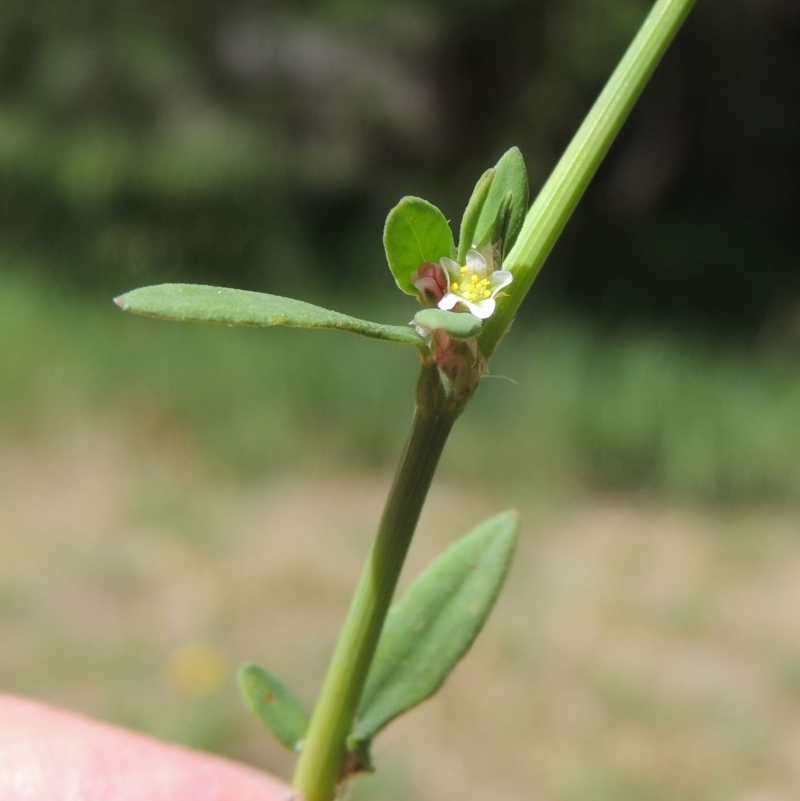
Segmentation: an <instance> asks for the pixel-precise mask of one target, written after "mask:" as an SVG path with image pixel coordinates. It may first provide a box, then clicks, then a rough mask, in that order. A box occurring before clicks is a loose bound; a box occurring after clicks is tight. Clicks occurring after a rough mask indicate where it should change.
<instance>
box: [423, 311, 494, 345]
mask: <svg viewBox="0 0 800 801" xmlns="http://www.w3.org/2000/svg"><path fill="white" fill-rule="evenodd" d="M414 324H415V325H418V326H420V327H421V328H427V329H428V330H431V331H432V330H433V329H434V328H443V329H444V330H445V331H447V333H448V334H450V336H451V337H455V338H456V339H469V338H470V337H476V336H478V334H479V333H480V332H481V321H480V320H479V319H478V318H477V317H475V316H474V315H472V314H468V313H467V312H452V311H444V310H443V309H422V311H418V312H417V313H416V314H415V315H414Z"/></svg>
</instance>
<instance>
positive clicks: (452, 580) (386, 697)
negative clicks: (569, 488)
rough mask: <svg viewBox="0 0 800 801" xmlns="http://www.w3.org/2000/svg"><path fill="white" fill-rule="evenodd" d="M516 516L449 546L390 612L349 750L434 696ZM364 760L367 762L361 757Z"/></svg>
mask: <svg viewBox="0 0 800 801" xmlns="http://www.w3.org/2000/svg"><path fill="white" fill-rule="evenodd" d="M517 529H518V515H517V513H516V512H505V513H503V514H500V515H497V516H496V517H493V518H491V519H490V520H487V521H486V522H485V523H482V524H481V525H480V526H478V527H477V528H476V529H474V530H473V531H472V532H470V533H469V534H468V535H467V536H466V537H464V538H463V539H461V540H459V541H458V542H457V543H456V544H455V545H453V546H451V547H450V548H449V549H448V550H447V551H446V552H445V553H444V554H443V555H442V556H440V557H439V558H438V559H437V560H436V561H435V562H434V563H433V564H432V565H431V566H430V567H429V568H428V569H427V570H426V571H425V572H424V573H423V574H422V575H421V576H420V577H419V578H418V579H417V580H416V581H415V582H414V583H413V584H412V585H411V586H410V587H409V589H408V590H407V592H406V594H405V595H404V596H403V597H402V599H401V600H400V601H398V602H397V603H396V604H395V605H394V606H393V607H392V609H391V611H390V612H389V615H388V617H387V619H386V625H385V627H384V630H383V634H382V635H381V639H380V642H379V643H378V649H377V652H376V654H375V660H374V661H373V663H372V667H371V669H370V672H369V676H368V678H367V683H366V686H365V688H364V693H363V695H362V697H361V703H360V705H359V712H358V716H357V719H356V724H355V726H354V728H353V732H352V734H351V736H350V738H349V741H348V743H349V748H350V750H351V752H355V753H361V754H366V753H368V750H367V749H365V748H364V744H365V743H366V744H368V743H369V741H370V740H371V739H372V738H373V737H374V736H375V734H377V733H378V732H379V731H380V730H381V729H382V728H383V727H384V726H385V725H386V724H387V723H389V721H391V720H392V719H393V718H395V717H397V716H398V715H400V714H402V713H403V712H405V711H406V710H408V709H410V708H411V707H413V706H416V705H417V704H419V703H420V702H421V701H424V700H425V699H426V698H428V697H429V696H431V695H432V694H433V693H434V692H436V690H438V689H439V687H440V686H441V685H442V683H443V682H444V680H445V679H446V678H447V676H448V675H449V674H450V672H451V671H452V670H453V668H454V667H455V665H456V663H457V662H458V661H459V660H460V659H461V657H462V656H463V655H464V654H465V653H466V652H467V650H468V649H469V647H470V646H471V645H472V643H473V642H474V640H475V638H476V637H477V636H478V633H479V632H480V630H481V628H482V627H483V624H484V623H485V622H486V618H487V617H488V615H489V612H490V611H491V609H492V606H493V605H494V602H495V600H496V599H497V596H498V594H499V592H500V588H501V587H502V585H503V581H504V579H505V577H506V574H507V572H508V568H509V565H510V563H511V557H512V556H513V553H514V546H515V544H516V540H517ZM362 762H367V763H368V759H367V757H366V756H363V757H362Z"/></svg>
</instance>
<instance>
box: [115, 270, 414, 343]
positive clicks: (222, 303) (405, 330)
mask: <svg viewBox="0 0 800 801" xmlns="http://www.w3.org/2000/svg"><path fill="white" fill-rule="evenodd" d="M114 302H115V303H116V304H117V305H118V306H119V307H120V308H121V309H122V310H123V311H129V312H133V313H134V314H143V315H145V316H147V317H157V318H159V319H161V320H177V321H179V322H193V323H220V324H222V325H244V326H261V327H270V326H276V325H282V326H288V327H290V328H327V329H334V330H339V331H350V332H352V333H354V334H361V335H362V336H366V337H372V338H373V339H385V340H387V341H389V342H400V343H402V344H404V345H416V346H417V347H418V348H422V347H423V346H424V343H423V341H422V339H421V338H420V337H419V336H418V335H417V334H416V333H415V332H414V331H413V330H412V329H411V327H409V326H399V325H383V324H381V323H373V322H370V321H369V320H359V319H358V318H356V317H350V316H349V315H347V314H341V313H340V312H336V311H332V310H331V309H323V308H322V307H321V306H314V305H313V304H311V303H306V302H304V301H302V300H294V299H293V298H284V297H281V296H279V295H266V294H264V293H262V292H248V291H246V290H244V289H229V288H227V287H216V286H203V285H200V284H159V285H157V286H146V287H142V288H141V289H134V290H133V291H131V292H127V293H125V294H124V295H120V296H119V297H118V298H115V299H114Z"/></svg>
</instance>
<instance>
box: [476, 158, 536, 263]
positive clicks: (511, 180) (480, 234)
mask: <svg viewBox="0 0 800 801" xmlns="http://www.w3.org/2000/svg"><path fill="white" fill-rule="evenodd" d="M494 169H495V176H494V180H493V181H492V185H491V187H489V194H488V196H487V198H486V202H485V203H484V204H483V208H482V209H481V214H480V217H479V218H478V222H477V224H476V226H475V236H474V241H475V242H476V243H477V244H479V245H485V244H486V243H487V242H488V241H489V240H490V239H491V238H492V235H493V234H494V229H495V223H496V220H497V217H498V215H499V214H501V213H504V209H503V206H504V204H505V203H506V202H507V201H506V195H508V194H509V193H511V208H510V209H509V211H508V220H507V223H506V225H505V226H504V230H503V236H502V242H503V252H504V253H507V252H508V251H509V250H510V249H511V246H512V245H513V244H514V242H515V241H516V238H517V235H518V234H519V232H520V229H521V228H522V223H523V221H524V220H525V215H526V214H527V212H528V173H527V170H526V169H525V159H523V158H522V153H521V152H520V150H519V148H517V147H512V148H511V149H510V150H508V151H506V152H505V153H504V154H503V156H502V157H501V159H500V161H498V162H497V165H496V166H495V168H494ZM492 244H494V242H492Z"/></svg>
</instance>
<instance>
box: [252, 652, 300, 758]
mask: <svg viewBox="0 0 800 801" xmlns="http://www.w3.org/2000/svg"><path fill="white" fill-rule="evenodd" d="M239 689H240V690H241V693H242V697H243V698H244V701H245V703H246V704H247V706H248V707H249V708H250V709H251V710H252V711H253V712H255V714H256V715H257V716H258V718H259V719H260V720H261V722H262V723H263V724H264V725H265V726H266V727H267V728H268V729H269V730H270V731H271V732H272V733H273V734H274V735H275V737H277V739H278V740H279V741H280V742H281V743H282V744H283V745H285V746H286V747H287V748H289V749H290V750H292V751H300V745H301V744H302V740H303V738H304V737H305V736H306V729H307V728H308V717H307V716H306V713H305V711H304V710H303V707H302V705H301V704H300V701H298V700H297V697H296V696H295V695H294V693H293V692H292V691H291V690H290V689H289V688H288V687H287V686H286V685H285V684H284V683H283V682H282V681H281V680H280V679H278V678H277V677H276V676H273V675H272V673H270V672H269V671H268V670H267V669H266V668H263V667H261V666H260V665H252V664H247V665H242V666H241V667H240V668H239Z"/></svg>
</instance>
